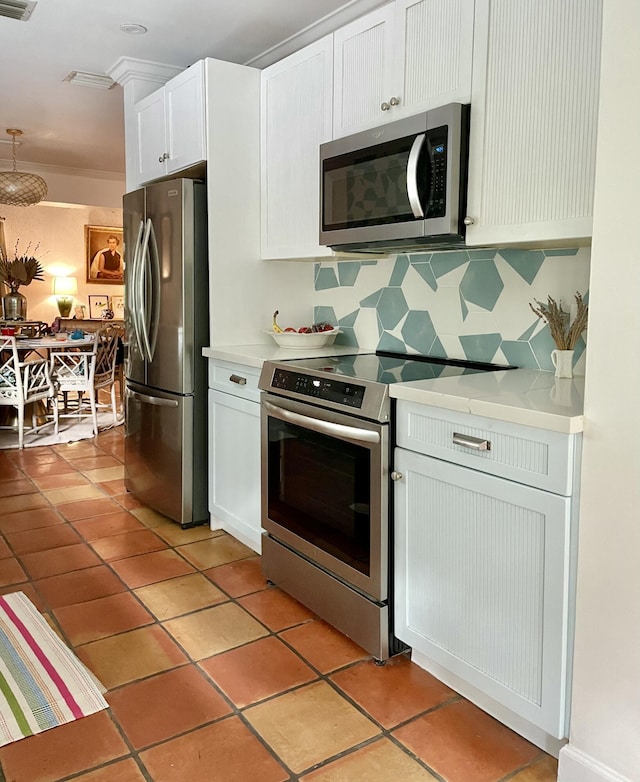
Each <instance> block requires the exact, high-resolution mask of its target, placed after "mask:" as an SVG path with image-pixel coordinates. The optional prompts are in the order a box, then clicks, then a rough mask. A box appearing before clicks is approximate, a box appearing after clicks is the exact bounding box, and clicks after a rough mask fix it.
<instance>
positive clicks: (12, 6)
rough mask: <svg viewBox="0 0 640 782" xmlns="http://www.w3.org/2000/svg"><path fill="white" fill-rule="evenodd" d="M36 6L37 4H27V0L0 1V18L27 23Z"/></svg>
mask: <svg viewBox="0 0 640 782" xmlns="http://www.w3.org/2000/svg"><path fill="white" fill-rule="evenodd" d="M37 5H38V3H37V2H29V0H0V16H6V17H7V18H9V19H17V20H18V21H19V22H28V21H29V19H30V17H31V14H32V13H33V9H34V8H35V7H36V6H37Z"/></svg>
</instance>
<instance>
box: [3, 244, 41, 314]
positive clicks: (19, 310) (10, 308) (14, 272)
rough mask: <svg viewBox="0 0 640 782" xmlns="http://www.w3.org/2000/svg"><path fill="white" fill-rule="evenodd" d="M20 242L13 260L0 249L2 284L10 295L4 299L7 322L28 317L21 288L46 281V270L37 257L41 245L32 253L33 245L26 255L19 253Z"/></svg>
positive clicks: (25, 301)
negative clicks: (37, 281) (38, 281)
mask: <svg viewBox="0 0 640 782" xmlns="http://www.w3.org/2000/svg"><path fill="white" fill-rule="evenodd" d="M19 244H20V240H18V241H17V242H16V246H15V248H14V251H13V258H9V257H8V256H7V255H5V253H4V252H3V250H2V248H0V282H3V283H4V284H5V285H6V286H7V288H9V291H10V292H9V293H8V294H7V295H6V296H3V297H2V316H3V318H4V319H5V320H24V319H25V318H26V316H27V300H26V297H25V296H23V295H22V294H21V293H20V290H19V289H20V287H21V286H23V285H31V283H32V282H33V281H34V280H44V269H43V268H42V266H41V264H40V261H39V260H38V259H37V258H36V257H35V254H36V252H37V251H38V247H39V245H36V246H35V248H34V249H33V252H31V243H29V244H28V245H27V249H26V250H25V252H24V253H20V252H19Z"/></svg>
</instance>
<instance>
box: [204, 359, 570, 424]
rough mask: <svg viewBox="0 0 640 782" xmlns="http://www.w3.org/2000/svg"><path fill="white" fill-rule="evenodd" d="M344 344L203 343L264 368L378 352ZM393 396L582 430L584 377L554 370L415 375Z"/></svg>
mask: <svg viewBox="0 0 640 782" xmlns="http://www.w3.org/2000/svg"><path fill="white" fill-rule="evenodd" d="M374 352H375V351H373V350H358V349H357V348H353V347H349V346H345V345H330V346H329V347H326V348H316V349H315V350H297V349H296V350H292V349H286V348H281V347H278V345H276V344H260V345H231V346H224V347H208V348H203V350H202V353H203V355H204V356H206V357H207V358H214V359H220V360H221V361H230V362H232V363H235V364H243V365H244V366H251V367H257V368H258V369H260V368H261V367H262V364H263V363H264V362H265V361H289V360H295V359H296V358H322V357H328V356H348V355H353V354H355V353H374ZM389 393H390V395H391V397H392V398H395V399H405V400H407V401H409V402H418V403H419V404H425V405H433V406H434V407H441V408H445V409H447V410H457V411H458V412H464V413H473V414H474V415H482V416H485V417H486V418H496V419H498V420H500V421H509V422H511V423H514V424H523V425H525V426H535V427H538V428H539V429H548V430H551V431H555V432H563V433H566V434H574V433H576V432H581V431H582V430H583V406H584V377H575V378H573V379H567V378H556V377H555V376H554V374H553V372H539V371H536V370H533V369H511V370H508V371H499V372H481V373H478V374H474V375H456V376H452V377H440V378H434V379H432V380H412V381H407V382H404V383H393V384H392V385H390V386H389Z"/></svg>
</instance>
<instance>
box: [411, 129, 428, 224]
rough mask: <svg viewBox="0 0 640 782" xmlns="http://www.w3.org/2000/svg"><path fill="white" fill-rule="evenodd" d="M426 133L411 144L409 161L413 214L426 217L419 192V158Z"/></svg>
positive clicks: (417, 216)
mask: <svg viewBox="0 0 640 782" xmlns="http://www.w3.org/2000/svg"><path fill="white" fill-rule="evenodd" d="M426 138H427V134H426V133H421V134H420V135H419V136H416V137H415V139H414V140H413V144H412V145H411V151H410V152H409V160H408V161H407V195H408V196H409V205H410V206H411V211H412V212H413V216H414V217H416V218H420V217H424V209H423V208H422V204H421V203H420V194H419V193H418V160H419V159H420V153H421V152H422V147H423V145H424V142H425V139H426Z"/></svg>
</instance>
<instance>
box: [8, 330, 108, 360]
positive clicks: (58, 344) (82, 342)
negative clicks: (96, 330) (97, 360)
mask: <svg viewBox="0 0 640 782" xmlns="http://www.w3.org/2000/svg"><path fill="white" fill-rule="evenodd" d="M95 338H96V335H95V334H90V335H88V336H85V337H81V338H78V339H72V338H71V337H67V338H66V339H58V338H57V337H16V348H17V349H18V351H19V352H21V353H23V354H26V353H27V352H28V353H38V355H39V356H41V357H42V358H46V357H47V355H48V351H49V350H72V349H74V348H75V349H77V348H88V347H93V344H94V341H95Z"/></svg>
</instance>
